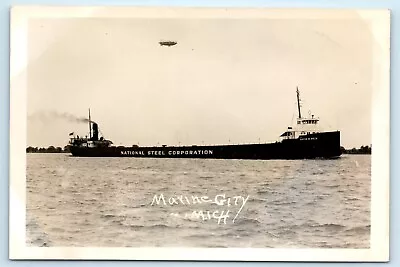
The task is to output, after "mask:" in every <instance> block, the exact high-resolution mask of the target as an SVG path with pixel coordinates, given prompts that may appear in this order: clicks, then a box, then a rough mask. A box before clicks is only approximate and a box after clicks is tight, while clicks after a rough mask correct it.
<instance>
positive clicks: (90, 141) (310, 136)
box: [69, 89, 342, 160]
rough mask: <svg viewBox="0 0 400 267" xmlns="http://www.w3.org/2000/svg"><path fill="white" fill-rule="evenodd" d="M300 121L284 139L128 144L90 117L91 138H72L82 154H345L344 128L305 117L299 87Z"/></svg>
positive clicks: (72, 144) (74, 149) (270, 156)
mask: <svg viewBox="0 0 400 267" xmlns="http://www.w3.org/2000/svg"><path fill="white" fill-rule="evenodd" d="M296 93H297V107H298V118H297V121H296V122H297V124H296V125H295V126H293V127H288V129H287V131H285V132H284V133H283V134H281V135H280V140H279V141H277V142H274V143H266V144H239V145H212V146H211V145H210V146H207V145H206V146H204V145H203V146H196V145H193V146H166V145H163V146H161V147H139V146H132V147H124V146H118V147H117V146H113V145H112V144H113V143H112V141H110V140H106V139H105V138H104V137H100V138H99V129H98V124H97V123H95V122H93V121H92V120H91V118H90V111H89V137H88V138H80V137H79V136H74V135H73V133H72V137H71V138H70V141H69V145H70V151H71V153H72V155H73V156H81V157H157V158H214V159H263V160H267V159H315V158H325V159H334V158H338V157H340V155H341V153H342V152H341V149H340V131H331V132H326V131H322V130H321V129H320V128H319V119H318V118H316V117H314V115H310V117H302V115H301V105H300V93H299V90H298V89H297V91H296Z"/></svg>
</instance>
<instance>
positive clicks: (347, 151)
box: [340, 146, 372, 154]
mask: <svg viewBox="0 0 400 267" xmlns="http://www.w3.org/2000/svg"><path fill="white" fill-rule="evenodd" d="M340 149H341V150H342V153H343V154H371V149H372V147H371V146H361V147H360V148H352V149H345V148H344V147H341V148H340Z"/></svg>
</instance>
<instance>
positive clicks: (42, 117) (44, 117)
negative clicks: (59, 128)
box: [28, 111, 95, 123]
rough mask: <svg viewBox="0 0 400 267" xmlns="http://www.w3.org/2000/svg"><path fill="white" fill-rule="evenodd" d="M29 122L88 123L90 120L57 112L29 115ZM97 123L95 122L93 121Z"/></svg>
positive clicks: (40, 112)
mask: <svg viewBox="0 0 400 267" xmlns="http://www.w3.org/2000/svg"><path fill="white" fill-rule="evenodd" d="M28 120H30V121H32V120H35V121H41V122H44V123H46V122H52V121H55V120H65V121H68V122H75V123H88V122H89V118H85V117H79V116H76V115H73V114H71V113H68V112H57V111H38V112H35V113H33V114H31V115H28ZM91 122H93V123H95V122H94V121H93V120H92V121H91Z"/></svg>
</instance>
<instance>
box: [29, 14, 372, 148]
mask: <svg viewBox="0 0 400 267" xmlns="http://www.w3.org/2000/svg"><path fill="white" fill-rule="evenodd" d="M160 40H174V41H177V42H178V44H177V45H176V46H172V47H164V46H163V47H161V46H160V45H159V43H158V42H159V41H160ZM372 45H373V40H372V36H371V33H370V30H369V27H368V25H367V24H366V23H365V22H364V21H362V20H357V19H354V20H320V19H319V20H317V19H308V20H305V19H303V20H294V19H287V20H277V19H90V18H88V19H46V20H45V19H43V20H39V19H37V20H31V22H30V24H29V43H28V52H29V60H30V61H29V62H30V64H29V66H28V115H32V114H38V112H41V111H44V112H46V111H56V112H59V113H63V112H68V113H71V114H74V115H76V116H87V110H88V108H89V107H90V108H91V110H92V119H93V120H95V121H97V122H98V123H99V127H100V130H101V132H102V133H103V134H104V135H105V137H106V138H108V139H111V140H112V141H113V142H114V144H116V145H119V144H124V145H132V144H137V143H139V144H140V145H156V144H157V143H158V142H159V143H160V144H171V145H172V144H178V142H181V143H182V144H187V145H191V144H201V143H202V142H204V143H205V144H218V143H228V140H231V143H245V142H246V143H248V142H258V139H259V138H260V140H261V141H273V140H276V139H277V138H278V137H279V135H280V134H281V133H282V132H283V131H285V129H286V128H287V126H289V125H291V123H292V122H294V118H295V117H296V115H297V113H296V112H297V110H296V107H295V102H296V95H295V90H296V86H299V88H300V91H301V96H302V99H303V100H304V103H303V114H308V111H309V110H311V111H312V113H313V114H315V115H316V116H317V117H319V118H320V119H321V125H323V126H325V127H324V128H327V129H338V130H340V131H341V133H342V145H343V146H345V147H359V146H361V145H369V144H370V143H371V129H370V128H371V122H370V120H371V90H372V88H371V74H372V73H371V69H372ZM292 119H293V120H292ZM72 131H74V132H76V133H78V134H80V135H85V134H87V132H88V127H87V125H86V124H79V123H73V122H70V121H67V120H61V119H59V120H50V119H47V120H44V119H39V118H38V117H35V116H34V117H30V118H29V119H28V139H27V140H28V145H33V146H49V145H57V146H64V145H66V143H67V142H68V133H69V132H72Z"/></svg>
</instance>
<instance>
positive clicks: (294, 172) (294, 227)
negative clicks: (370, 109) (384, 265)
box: [26, 154, 371, 248]
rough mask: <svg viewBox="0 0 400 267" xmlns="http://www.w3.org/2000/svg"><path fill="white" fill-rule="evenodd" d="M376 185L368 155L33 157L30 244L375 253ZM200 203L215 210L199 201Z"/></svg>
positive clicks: (29, 161) (29, 197) (29, 171)
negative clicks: (258, 158)
mask: <svg viewBox="0 0 400 267" xmlns="http://www.w3.org/2000/svg"><path fill="white" fill-rule="evenodd" d="M370 185H371V157H370V156H369V155H344V156H342V158H341V159H338V160H297V161H289V160H271V161H250V160H204V159H150V158H74V157H70V156H69V155H67V154H27V221H26V224H27V233H26V234H27V244H28V245H30V246H75V247H83V246H96V247H102V246H105V247H146V246H147V247H149V246H150V247H163V246H165V247H166V246H168V247H171V246H185V247H260V248H369V239H370V196H371V190H370ZM161 194H162V195H163V197H164V200H165V202H166V204H165V205H164V202H163V200H162V198H161ZM154 196H156V198H157V199H155V198H154ZM202 196H203V200H210V201H212V202H202V203H198V202H201V198H200V197H202ZM204 196H207V197H208V199H206V198H204ZM193 197H194V198H193ZM196 197H197V198H196ZM228 198H230V201H229V205H228V202H227V201H228ZM246 199H247V201H246ZM157 200H158V204H157ZM224 201H225V202H224ZM215 202H216V203H215ZM170 203H171V204H170ZM152 204H153V205H152ZM218 204H220V205H218ZM221 204H222V205H221ZM235 204H236V205H235ZM240 209H241V210H240ZM200 210H201V211H203V214H202V215H201V214H200V213H197V215H198V216H197V217H196V216H195V215H196V214H195V215H194V216H193V214H192V212H193V211H197V212H199V211H200ZM207 211H208V212H207ZM239 211H240V212H239ZM221 212H223V213H222V215H226V214H227V216H225V219H224V218H223V216H221ZM213 215H214V216H213ZM235 216H236V219H235V221H233V219H234V217H235ZM218 217H221V218H220V219H219V220H218Z"/></svg>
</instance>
